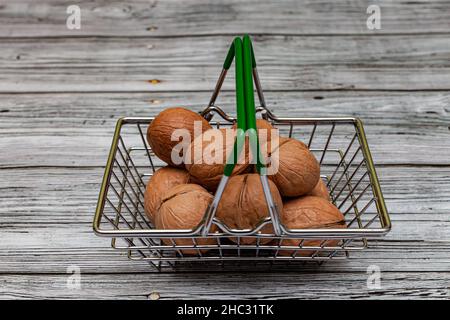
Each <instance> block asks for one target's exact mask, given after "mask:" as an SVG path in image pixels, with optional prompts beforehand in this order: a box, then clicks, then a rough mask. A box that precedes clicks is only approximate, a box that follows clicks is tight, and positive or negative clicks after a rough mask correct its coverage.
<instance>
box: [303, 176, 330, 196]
mask: <svg viewBox="0 0 450 320" xmlns="http://www.w3.org/2000/svg"><path fill="white" fill-rule="evenodd" d="M308 196H316V197H321V198H324V199H326V200H328V201H330V194H329V193H328V188H327V185H326V184H325V182H323V180H322V179H319V182H317V184H316V186H315V187H314V189H312V190H311V191H310V192H309V193H308Z"/></svg>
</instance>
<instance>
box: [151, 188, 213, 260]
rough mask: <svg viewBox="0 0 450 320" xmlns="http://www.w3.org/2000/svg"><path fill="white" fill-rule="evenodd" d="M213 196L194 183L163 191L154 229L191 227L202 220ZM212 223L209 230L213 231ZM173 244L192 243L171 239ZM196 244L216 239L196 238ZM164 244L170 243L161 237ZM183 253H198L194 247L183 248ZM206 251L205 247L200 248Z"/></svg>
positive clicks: (170, 242)
mask: <svg viewBox="0 0 450 320" xmlns="http://www.w3.org/2000/svg"><path fill="white" fill-rule="evenodd" d="M212 199H213V196H212V195H211V194H210V193H209V192H208V191H206V190H205V189H204V188H203V187H201V186H199V185H196V184H180V185H177V186H175V187H173V188H172V189H170V190H169V191H168V192H166V193H165V195H164V197H163V200H162V204H161V206H160V207H159V211H158V213H157V214H156V217H155V227H156V229H164V230H177V229H178V230H179V229H188V230H190V229H193V228H195V227H197V226H198V224H199V223H200V222H201V221H202V219H203V216H204V214H205V212H206V209H207V208H208V205H209V204H210V203H211V201H212ZM215 230H216V228H215V227H214V225H213V226H212V227H211V231H212V232H214V231H215ZM173 241H174V242H175V244H177V245H180V246H183V245H185V246H191V245H193V244H194V242H193V240H192V239H188V238H186V239H184V238H179V239H173ZM196 242H197V245H210V244H215V243H216V240H215V239H212V238H209V239H208V238H197V240H196ZM163 243H164V244H166V245H172V241H171V240H169V239H163ZM181 251H182V253H183V254H194V255H195V254H198V250H196V249H183V250H181ZM200 251H201V252H206V251H207V250H206V249H202V250H200Z"/></svg>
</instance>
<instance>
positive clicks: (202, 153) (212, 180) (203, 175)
mask: <svg viewBox="0 0 450 320" xmlns="http://www.w3.org/2000/svg"><path fill="white" fill-rule="evenodd" d="M235 139H236V130H233V129H230V128H222V129H210V130H208V131H206V132H204V133H203V134H201V135H199V136H198V137H196V138H195V139H194V141H193V142H192V143H191V145H190V146H189V148H188V149H187V152H186V155H185V158H184V162H185V167H186V169H187V170H188V172H189V174H190V175H191V177H192V179H195V180H196V181H198V182H199V184H201V185H202V186H204V187H205V188H206V189H208V190H209V191H215V190H216V189H217V186H218V185H219V182H220V179H221V178H222V176H223V171H224V169H225V165H226V163H227V160H228V158H229V156H230V155H231V154H232V152H233V146H234V141H235ZM249 167H250V159H249V146H248V141H247V140H246V141H245V145H244V150H243V151H242V152H241V154H240V156H239V158H238V162H237V164H236V166H235V167H234V169H233V173H232V175H237V174H241V173H243V172H246V171H247V170H248V169H249Z"/></svg>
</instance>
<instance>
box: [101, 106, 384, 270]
mask: <svg viewBox="0 0 450 320" xmlns="http://www.w3.org/2000/svg"><path fill="white" fill-rule="evenodd" d="M258 110H259V111H260V112H261V114H263V115H264V117H265V118H267V119H268V120H270V121H271V123H272V124H273V125H274V126H276V127H279V128H280V129H281V128H286V129H287V130H288V132H289V136H298V135H297V134H296V131H299V130H301V131H302V132H304V131H305V130H306V131H308V132H310V134H309V136H307V137H305V141H306V142H307V145H308V147H311V144H312V143H313V140H314V149H311V151H312V152H313V153H314V154H316V156H317V158H318V159H319V162H320V165H321V176H322V178H323V179H325V180H326V183H325V184H326V186H327V188H328V190H329V193H330V198H331V200H332V202H333V203H334V204H335V205H336V206H337V207H338V208H339V209H341V210H342V211H343V214H344V216H345V218H346V225H347V228H344V229H302V230H287V229H285V228H284V226H282V225H281V222H278V221H277V219H275V223H277V225H276V226H279V227H280V228H281V230H282V232H281V235H279V236H277V235H275V234H265V233H262V231H261V229H262V226H263V225H264V224H261V225H260V226H259V227H258V230H253V231H252V230H248V231H245V232H243V231H242V230H232V229H228V228H226V226H224V225H222V224H221V222H220V221H217V220H216V219H213V220H212V222H213V224H214V225H215V226H216V227H217V229H218V231H217V232H211V231H210V230H206V231H207V232H206V233H205V234H206V236H202V234H201V233H200V231H201V229H202V228H201V227H199V228H197V230H192V231H190V232H187V233H186V232H184V233H183V232H172V231H166V230H156V229H154V226H153V225H152V224H151V223H150V221H149V220H148V219H147V217H146V214H145V212H144V204H143V200H144V193H145V182H144V180H143V177H148V176H151V175H152V174H153V173H154V172H155V170H156V169H157V168H158V165H157V162H158V161H156V159H157V158H155V156H154V154H153V152H152V150H151V148H150V147H149V146H148V145H147V143H146V139H145V136H144V133H143V127H144V126H147V125H149V124H150V122H151V121H152V119H153V118H123V119H120V120H119V123H118V125H117V127H116V132H115V135H114V138H113V144H112V147H111V152H110V155H109V159H108V163H107V166H106V169H105V176H104V179H103V183H102V187H101V191H100V196H99V201H98V205H97V210H96V215H95V218H94V230H95V232H96V233H97V234H98V235H100V236H105V237H110V238H112V246H113V247H114V248H115V249H117V250H125V251H127V252H128V257H129V258H130V259H132V260H145V261H148V262H149V263H150V264H151V265H152V266H153V267H154V268H156V269H157V270H162V269H164V268H165V267H169V268H171V269H177V268H178V266H179V265H183V266H184V267H185V266H190V267H193V266H194V265H196V262H197V263H206V264H213V265H214V266H216V267H217V268H219V267H224V266H225V262H230V261H238V262H239V263H243V264H245V262H246V261H253V262H254V263H256V262H258V261H259V262H262V261H266V262H267V264H266V266H269V265H270V266H274V265H275V263H277V262H278V261H281V262H282V263H284V264H285V265H286V261H289V262H295V261H301V262H307V261H315V262H320V263H321V262H324V261H328V260H331V259H333V260H336V259H345V258H347V257H348V252H350V251H355V250H362V249H364V248H366V247H367V238H373V237H378V236H382V235H384V234H386V233H387V232H388V231H389V229H390V220H389V216H388V213H387V211H386V210H385V205H384V200H383V198H382V194H381V191H380V187H379V184H378V180H377V177H376V172H375V170H374V169H373V164H372V159H371V158H370V151H369V150H368V146H367V141H366V140H365V135H364V132H363V130H362V126H361V124H360V123H359V122H358V121H359V120H358V119H353V118H277V117H275V116H274V115H273V114H272V113H270V112H266V111H267V110H266V109H265V106H264V107H259V108H258ZM204 114H205V115H206V114H208V115H209V116H210V117H209V118H212V117H213V116H214V115H218V116H219V117H220V118H221V119H220V120H216V121H215V122H211V123H212V124H213V125H216V126H217V127H218V128H219V127H220V126H221V125H230V124H232V123H233V121H234V118H233V117H232V116H229V115H227V114H226V113H225V112H224V111H223V110H222V109H220V108H219V107H217V106H214V105H210V106H209V107H208V108H207V109H206V110H205V112H204ZM330 126H331V127H330ZM125 127H126V128H127V130H124V128H125ZM133 131H134V133H133ZM137 141H138V142H137ZM139 141H140V143H139ZM149 164H150V165H149ZM347 203H349V204H347ZM344 208H345V209H344ZM360 208H362V209H360ZM352 211H353V214H352V215H351V216H350V215H349V213H350V212H352ZM278 220H279V219H278ZM272 222H273V221H272V219H270V218H269V219H268V221H266V222H264V223H266V224H267V223H272ZM278 224H279V225H278ZM372 225H373V227H370V226H372ZM176 231H178V230H176ZM206 238H210V239H213V240H214V241H212V242H209V243H208V244H205V243H206V242H204V241H201V242H200V241H199V240H200V239H206ZM231 238H232V240H230V239H231ZM243 238H245V239H246V240H247V239H251V240H253V241H252V243H253V244H246V243H247V242H244V243H242V239H243ZM118 239H123V240H124V241H125V245H123V246H121V245H118V244H117V241H116V240H118ZM269 240H270V241H269ZM288 240H289V241H288ZM181 243H182V245H181ZM189 243H191V244H189ZM214 263H215V264H214ZM289 265H291V264H289Z"/></svg>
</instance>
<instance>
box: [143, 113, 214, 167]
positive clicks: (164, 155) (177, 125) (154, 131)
mask: <svg viewBox="0 0 450 320" xmlns="http://www.w3.org/2000/svg"><path fill="white" fill-rule="evenodd" d="M195 124H197V126H198V128H199V130H194V126H195ZM177 129H185V130H186V133H187V134H189V137H186V138H184V137H182V138H181V137H178V135H177V136H176V137H175V138H178V139H179V140H176V141H172V133H173V132H174V130H177ZM209 129H211V125H210V124H209V122H208V121H206V120H205V119H204V118H203V117H202V116H201V115H199V114H198V113H195V112H194V111H191V110H188V109H185V108H181V107H175V108H168V109H165V110H163V111H161V112H160V113H159V114H158V115H157V116H156V117H155V119H153V121H152V122H151V123H150V126H149V127H148V129H147V141H148V143H149V145H150V147H151V148H152V150H153V152H154V153H155V154H156V155H157V156H158V157H159V158H160V159H161V160H163V161H164V162H166V163H168V164H170V165H172V166H177V167H182V166H183V164H182V163H181V162H182V161H179V162H180V163H178V159H177V161H173V160H174V159H172V149H173V148H174V147H175V146H177V145H178V144H180V145H179V148H180V149H179V150H178V149H177V150H175V152H174V153H175V154H176V155H177V156H178V158H179V159H180V160H182V157H183V154H182V153H183V149H184V148H186V147H187V146H188V145H189V144H190V143H191V142H192V140H193V139H194V138H195V137H196V136H197V135H199V134H201V133H202V132H204V131H206V130H209ZM197 131H198V132H197ZM186 140H187V141H186ZM175 162H177V163H175Z"/></svg>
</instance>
